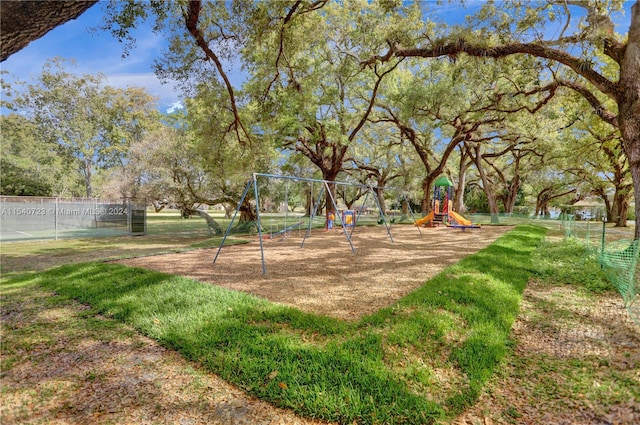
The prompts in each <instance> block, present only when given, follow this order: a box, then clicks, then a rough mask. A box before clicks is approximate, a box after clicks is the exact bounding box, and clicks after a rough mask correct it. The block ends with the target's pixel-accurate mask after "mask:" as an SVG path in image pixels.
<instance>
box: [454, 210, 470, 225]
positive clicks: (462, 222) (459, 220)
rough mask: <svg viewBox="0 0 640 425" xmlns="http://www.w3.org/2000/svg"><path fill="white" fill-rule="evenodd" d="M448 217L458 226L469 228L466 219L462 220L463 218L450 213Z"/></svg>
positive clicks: (455, 213) (468, 221)
mask: <svg viewBox="0 0 640 425" xmlns="http://www.w3.org/2000/svg"><path fill="white" fill-rule="evenodd" d="M449 215H450V216H451V218H453V219H454V220H455V221H456V222H457V223H458V225H460V226H471V220H467V219H466V218H464V217H463V216H461V215H460V214H458V213H457V212H455V211H450V212H449Z"/></svg>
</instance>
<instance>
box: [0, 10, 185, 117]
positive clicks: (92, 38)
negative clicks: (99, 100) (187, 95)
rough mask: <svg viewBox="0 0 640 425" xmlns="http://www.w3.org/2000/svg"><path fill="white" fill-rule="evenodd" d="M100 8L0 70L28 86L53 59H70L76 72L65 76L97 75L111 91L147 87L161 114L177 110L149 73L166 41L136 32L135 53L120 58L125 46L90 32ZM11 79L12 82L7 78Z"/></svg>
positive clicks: (174, 99) (169, 90)
mask: <svg viewBox="0 0 640 425" xmlns="http://www.w3.org/2000/svg"><path fill="white" fill-rule="evenodd" d="M103 7H104V6H103V5H102V4H97V5H95V6H93V7H91V8H90V9H89V10H88V11H86V12H85V13H84V14H82V15H80V17H78V19H75V20H72V21H69V22H67V23H66V24H64V25H61V26H59V27H57V28H55V29H53V30H51V31H50V32H48V33H47V34H45V35H44V36H43V37H41V38H39V39H38V40H35V41H32V42H31V43H30V44H29V45H28V46H27V47H25V48H24V49H22V50H21V51H19V52H17V53H15V54H13V55H12V56H10V57H9V58H8V59H7V60H6V61H4V62H2V64H0V66H1V67H2V70H3V71H7V72H9V74H12V75H13V76H15V78H17V79H18V80H22V81H32V80H33V79H34V78H35V77H36V76H37V75H39V74H40V73H41V72H42V67H43V65H44V64H45V62H46V61H47V60H49V59H51V58H53V57H56V56H60V57H64V58H74V59H75V60H76V64H77V65H76V67H75V68H73V69H71V68H69V69H68V71H70V72H74V73H77V74H92V73H98V72H101V73H103V74H104V75H105V76H106V77H107V84H109V85H111V86H113V87H120V88H126V87H127V86H131V87H145V88H146V89H147V91H148V92H149V93H150V94H151V95H153V96H156V97H157V98H158V99H159V100H158V108H159V109H160V110H162V111H166V110H167V109H170V108H171V107H172V106H175V105H176V104H177V103H178V102H179V101H180V99H181V94H180V92H179V91H178V90H175V88H174V87H173V85H172V84H166V85H163V84H161V83H160V81H159V80H158V78H157V77H156V76H155V74H154V73H153V69H152V63H153V60H154V59H155V58H156V57H158V56H159V55H160V53H161V51H162V50H163V48H164V46H165V45H166V41H165V40H164V39H163V38H161V37H158V36H156V35H155V34H153V32H151V31H150V30H149V29H148V28H144V29H142V30H141V31H138V32H136V34H137V41H136V47H135V48H134V49H133V50H132V51H131V53H130V54H129V56H128V57H126V58H122V51H123V46H122V44H120V43H119V42H118V40H116V39H115V38H114V37H113V36H112V35H111V34H110V33H108V32H105V31H91V30H90V29H91V28H93V27H97V26H98V25H99V24H100V22H101V20H102V18H103V16H104V10H103ZM9 79H11V78H9Z"/></svg>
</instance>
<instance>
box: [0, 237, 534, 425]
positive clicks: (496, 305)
mask: <svg viewBox="0 0 640 425" xmlns="http://www.w3.org/2000/svg"><path fill="white" fill-rule="evenodd" d="M543 237H544V229H541V228H537V227H533V226H519V227H517V228H516V229H515V230H513V231H511V232H509V233H508V234H506V235H504V236H503V237H502V238H500V239H499V240H497V241H496V242H495V243H494V244H492V245H491V246H489V247H487V248H485V249H484V250H482V251H480V252H478V253H476V254H474V255H471V256H469V257H466V258H465V259H464V260H462V261H461V262H459V263H458V264H456V265H454V266H452V267H449V268H447V269H446V270H444V271H443V272H442V273H441V274H439V275H438V276H436V277H435V278H434V279H432V280H430V281H428V282H426V284H425V285H424V286H423V287H422V288H420V289H418V290H417V291H415V292H413V293H411V294H409V295H408V296H406V297H405V298H403V299H402V300H400V301H399V302H398V303H397V305H395V306H393V307H391V308H387V309H383V310H381V311H379V312H377V313H375V314H373V315H371V316H368V317H366V318H364V319H363V320H362V321H361V322H360V323H355V324H354V323H349V322H344V321H341V320H338V319H333V318H329V317H324V316H318V315H313V314H308V313H303V312H301V311H299V310H296V309H293V308H290V307H283V306H281V305H276V304H272V303H270V302H267V301H265V300H263V299H259V298H256V297H253V296H250V295H247V294H244V293H240V292H234V291H229V290H226V289H223V288H220V287H216V286H213V285H207V284H202V283H199V282H196V281H193V280H189V279H185V278H181V277H177V276H171V275H166V274H161V273H157V272H152V271H148V270H142V269H133V268H129V267H125V266H121V265H115V264H104V263H88V264H76V265H67V266H62V267H59V268H56V269H53V270H50V271H48V272H45V273H41V274H39V275H35V274H29V275H24V276H13V277H12V278H10V279H8V280H7V281H6V282H5V283H4V284H6V285H9V286H10V285H12V284H13V282H15V280H16V279H17V280H22V281H23V282H25V281H26V282H33V283H38V284H40V285H42V286H43V287H45V288H47V289H48V290H52V291H55V292H56V293H59V294H61V295H63V296H66V297H72V298H75V299H77V300H78V301H80V302H81V303H85V304H88V305H90V306H91V307H92V311H93V314H95V313H96V312H97V313H99V314H102V315H105V316H108V317H112V318H115V319H117V320H119V321H123V322H125V323H128V324H131V325H132V326H134V327H135V328H137V329H138V330H139V331H141V332H143V333H144V334H146V335H149V336H151V337H152V338H154V339H156V340H158V341H160V342H161V343H162V344H164V345H166V346H168V347H171V348H173V349H175V350H177V351H179V352H180V353H182V354H183V355H184V356H185V357H186V358H188V359H190V360H192V361H194V362H197V363H199V364H201V365H203V366H204V367H205V368H207V369H209V370H211V371H213V372H215V373H217V374H219V375H220V376H222V377H223V378H224V379H226V380H228V381H230V382H232V383H234V384H236V385H238V386H239V387H241V388H243V389H244V390H246V391H247V392H249V393H251V394H253V395H255V396H257V397H260V398H264V399H266V400H269V401H270V402H272V403H274V404H276V405H278V406H281V407H286V408H290V409H293V410H294V411H296V412H298V413H300V414H302V415H306V416H309V417H317V418H322V419H325V420H328V421H335V422H338V423H354V422H355V423H359V424H381V423H384V424H425V423H426V424H429V423H433V422H434V421H436V420H441V419H445V418H447V417H449V418H450V417H453V416H455V415H457V414H458V413H460V412H461V411H462V410H464V409H465V408H466V407H468V406H469V405H471V404H472V403H474V401H475V400H476V399H477V397H478V395H479V393H480V390H481V389H482V387H483V385H484V384H485V383H486V382H487V380H488V379H489V378H490V377H491V376H492V374H493V372H494V371H495V369H496V367H497V366H498V364H499V362H500V360H501V359H502V357H503V356H504V355H505V353H506V352H507V350H508V343H509V341H508V335H509V331H510V329H511V324H512V322H513V320H514V319H515V317H516V315H517V313H518V305H519V301H520V297H521V293H522V290H523V288H524V286H525V284H526V282H527V279H528V278H529V277H530V276H531V275H532V273H533V271H534V269H533V268H532V265H531V255H532V253H533V251H534V250H535V247H536V245H537V244H538V243H539V242H540V241H541V239H542V238H543Z"/></svg>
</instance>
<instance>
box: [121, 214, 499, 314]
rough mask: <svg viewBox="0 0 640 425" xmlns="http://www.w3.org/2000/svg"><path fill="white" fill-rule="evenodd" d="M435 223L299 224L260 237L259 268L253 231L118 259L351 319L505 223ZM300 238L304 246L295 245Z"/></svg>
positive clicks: (483, 242)
mask: <svg viewBox="0 0 640 425" xmlns="http://www.w3.org/2000/svg"><path fill="white" fill-rule="evenodd" d="M510 229H511V227H508V226H501V227H496V226H487V227H483V228H480V229H466V230H465V231H462V230H460V229H452V228H446V227H437V228H429V229H422V230H420V231H419V230H418V228H417V227H415V226H394V227H392V228H391V236H392V238H393V242H392V241H391V240H390V238H389V235H388V234H387V232H386V230H385V228H384V227H363V228H357V229H356V230H355V231H354V232H353V234H352V235H351V243H352V244H353V247H354V249H355V254H354V253H353V251H352V250H351V246H350V244H349V240H348V239H347V237H346V235H345V234H344V233H343V232H342V231H339V230H333V231H329V232H325V231H321V230H316V231H314V232H313V233H312V234H311V235H310V237H308V238H306V239H304V231H300V232H298V231H294V232H292V233H290V234H289V235H288V236H287V237H286V238H283V237H281V236H277V237H275V238H273V239H264V241H263V242H264V243H263V247H264V257H265V267H266V271H267V273H266V275H263V274H262V261H261V254H260V244H259V240H258V238H255V240H254V241H253V242H252V243H249V244H244V245H233V246H228V247H224V248H223V249H222V250H221V251H220V254H219V256H218V259H217V261H216V263H215V264H212V261H213V258H214V257H215V254H216V251H217V249H206V250H198V251H190V252H184V253H177V254H166V255H158V256H151V257H142V258H134V259H128V260H122V261H119V262H120V263H122V264H127V265H130V266H137V267H143V268H147V269H153V270H158V271H163V272H167V273H173V274H179V275H182V276H188V277H191V278H194V279H198V280H200V281H203V282H210V283H213V284H216V285H219V286H222V287H225V288H229V289H235V290H239V291H244V292H248V293H251V294H254V295H257V296H260V297H263V298H267V299H269V300H271V301H274V302H278V303H283V304H287V305H291V306H295V307H297V308H299V309H301V310H304V311H308V312H313V313H319V314H324V315H328V316H333V317H337V318H341V319H346V320H356V319H358V318H360V317H362V316H364V315H367V314H370V313H373V312H375V311H377V310H379V309H380V308H382V307H386V306H389V305H391V304H392V303H393V302H394V301H396V300H398V299H399V298H401V297H402V296H404V295H406V294H408V293H409V292H411V291H413V290H414V289H416V288H418V287H420V286H421V285H422V284H424V282H425V281H426V280H427V279H429V278H430V277H432V276H434V275H436V274H437V273H438V272H440V271H441V270H443V269H444V268H445V267H447V266H448V265H450V264H452V263H455V262H457V261H459V260H460V259H461V258H462V257H465V256H467V255H469V254H472V253H474V252H477V251H478V250H480V249H482V248H484V247H486V246H487V245H489V244H490V243H492V242H493V241H494V240H496V239H497V238H498V237H500V236H501V235H503V234H504V233H506V232H507V231H508V230H510ZM303 240H304V246H303V247H302V248H300V246H301V244H302V242H303Z"/></svg>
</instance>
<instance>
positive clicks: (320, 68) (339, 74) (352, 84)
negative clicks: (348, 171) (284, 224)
mask: <svg viewBox="0 0 640 425" xmlns="http://www.w3.org/2000/svg"><path fill="white" fill-rule="evenodd" d="M364 5H365V4H364V3H361V2H353V3H351V2H347V3H344V4H337V3H332V4H331V5H327V6H325V7H324V8H323V13H322V15H318V14H315V15H304V16H298V17H297V18H296V22H295V26H294V25H293V24H292V25H291V26H290V27H287V28H286V34H285V35H284V36H279V37H278V36H275V37H274V34H273V33H272V32H270V31H269V32H267V33H264V34H263V35H264V37H263V41H261V42H260V43H259V44H258V45H256V46H254V47H253V48H252V49H251V56H250V57H249V58H248V63H249V67H250V69H251V70H252V71H253V76H252V78H251V81H250V84H249V86H250V88H248V90H249V91H250V92H251V93H254V96H255V97H256V98H257V100H259V101H260V104H261V105H262V112H263V115H262V117H263V119H262V122H261V125H262V126H263V129H264V131H265V132H268V133H269V134H271V135H273V136H272V137H275V138H278V139H280V140H281V147H282V148H283V149H285V150H288V151H295V152H298V153H300V154H302V155H304V156H306V157H307V158H309V160H310V161H311V162H312V163H313V164H314V165H315V166H317V167H318V169H319V170H320V172H321V173H322V178H323V179H324V180H327V181H329V182H332V181H335V180H336V178H337V176H338V175H339V173H341V172H342V171H344V169H345V163H346V162H347V160H348V158H349V149H350V147H351V146H352V145H354V144H355V143H356V141H357V140H358V137H359V135H360V132H361V130H362V129H363V127H364V126H365V124H366V122H367V118H368V116H369V115H370V113H371V111H372V109H373V105H374V103H375V100H376V97H377V95H378V93H379V90H380V89H381V86H382V83H383V80H384V78H385V77H386V76H387V75H389V74H390V73H391V72H392V70H393V69H394V68H395V67H396V66H397V64H398V63H399V61H392V62H391V63H390V64H385V65H384V66H378V65H373V66H371V67H367V68H364V69H363V68H361V67H360V59H359V57H362V56H363V52H364V53H366V54H369V52H370V51H371V50H370V48H369V44H370V43H371V40H370V39H368V38H371V35H370V34H368V32H367V31H365V30H368V29H370V28H371V26H373V25H374V24H375V23H376V22H382V19H383V18H384V14H383V13H382V12H381V10H380V9H378V8H377V6H376V5H367V10H366V11H367V14H366V18H367V19H363V17H362V16H361V12H362V11H363V6H364ZM363 27H366V28H363ZM265 31H266V30H265ZM265 59H266V63H265ZM280 62H283V63H282V64H281V63H280ZM280 67H282V68H284V69H282V70H281V68H280ZM274 75H275V76H274ZM329 189H330V190H331V195H333V196H334V197H335V186H334V185H330V186H329ZM327 208H328V209H333V207H332V206H331V205H330V204H329V205H327Z"/></svg>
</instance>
